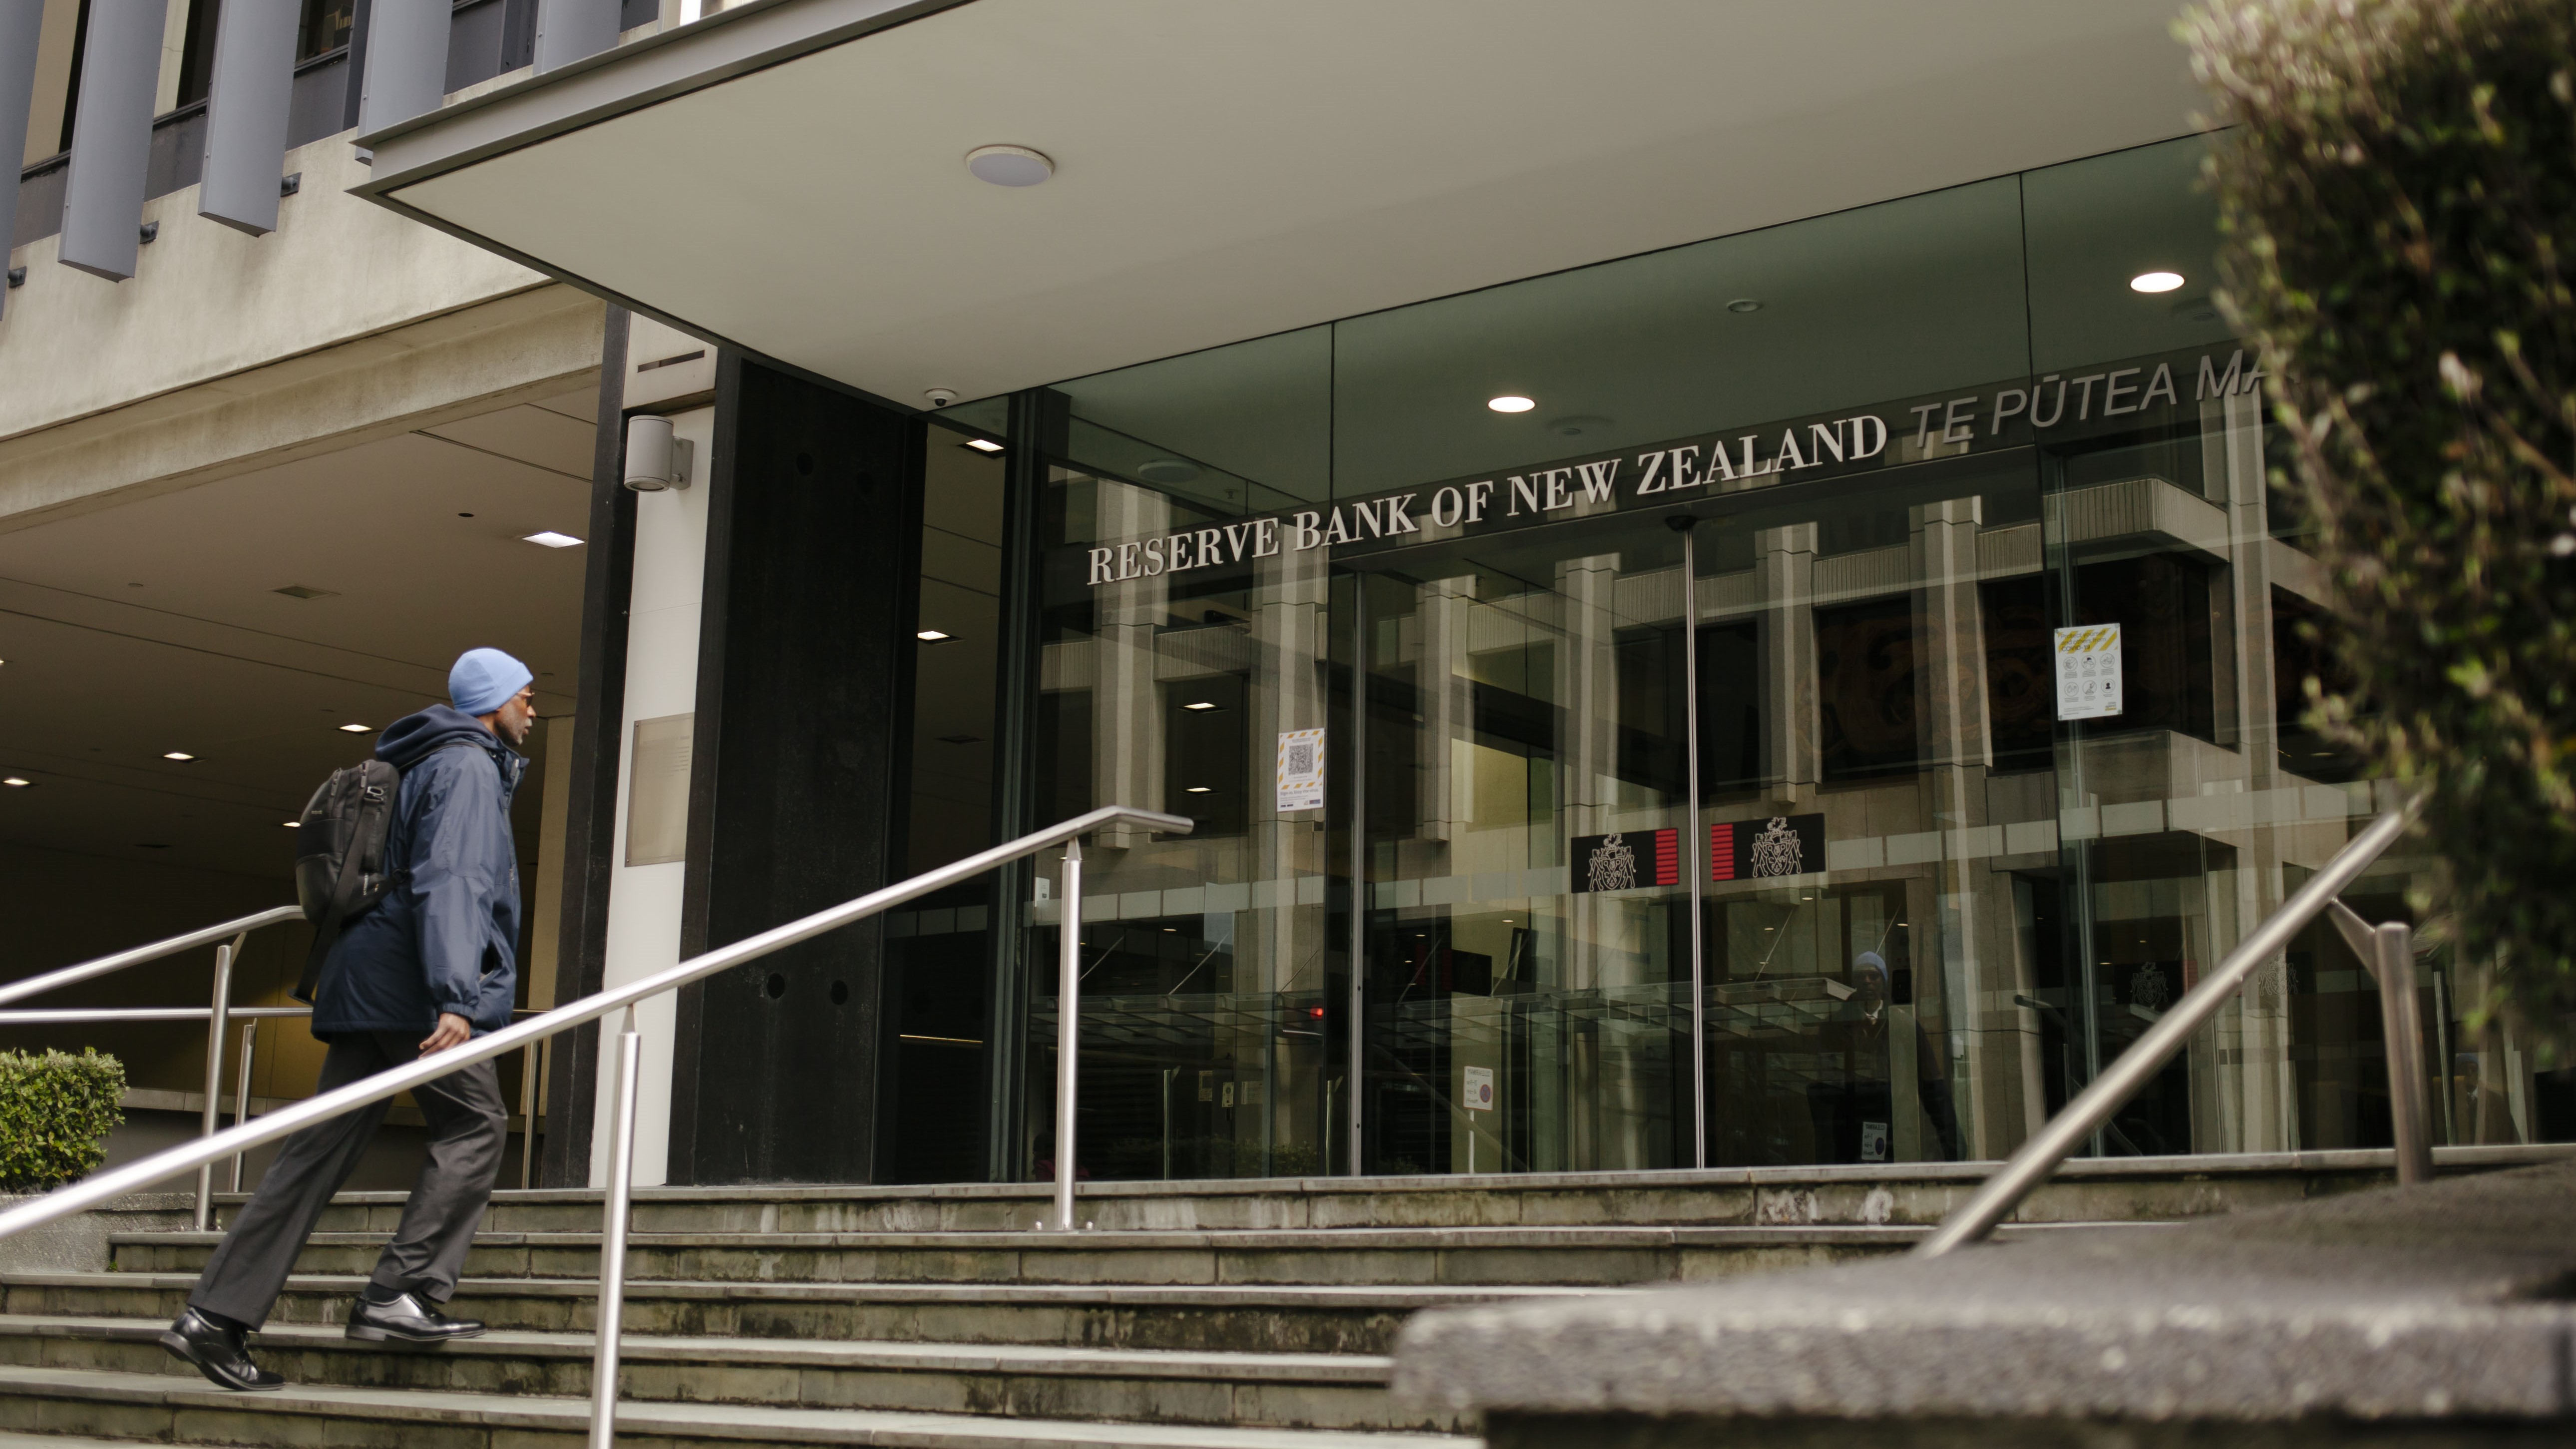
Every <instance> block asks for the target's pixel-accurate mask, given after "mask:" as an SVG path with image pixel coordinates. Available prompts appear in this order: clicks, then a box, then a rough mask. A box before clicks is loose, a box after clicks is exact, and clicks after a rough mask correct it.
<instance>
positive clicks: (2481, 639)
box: [2182, 0, 2576, 1046]
mask: <svg viewBox="0 0 2576 1449" xmlns="http://www.w3.org/2000/svg"><path fill="white" fill-rule="evenodd" d="M2182 33H2183V36H2184V38H2185V40H2187V41H2188V42H2189V43H2190V45H2191V47H2192V50H2193V56H2194V68H2195V70H2196V71H2197V73H2198V75H2199V76H2200V78H2201V80H2202V82H2203V83H2204V84H2205V85H2207V86H2208V87H2209V88H2210V91H2211V92H2212V94H2213V95H2214V97H2215V98H2216V100H2217V103H2218V107H2217V110H2218V113H2217V115H2216V116H2214V117H2213V118H2212V119H2213V120H2214V121H2217V122H2219V123H2223V124H2226V125H2229V126H2230V127H2232V129H2230V130H2228V131H2227V132H2225V133H2224V134H2223V135H2222V136H2221V137H2220V138H2219V139H2218V143H2217V145H2216V146H2215V148H2214V149H2213V152H2212V155H2211V159H2210V162H2209V166H2208V175H2209V179H2210V182H2211V184H2212V187H2213V189H2214V190H2215V192H2216V194H2217V197H2218V201H2219V206H2220V217H2221V225H2222V227H2223V230H2224V232H2225V238H2226V255H2225V258H2224V262H2223V271H2224V273H2225V278H2226V287H2225V290H2224V291H2223V293H2222V295H2221V304H2222V305H2223V306H2224V307H2225V308H2226V309H2227V310H2228V312H2229V313H2230V314H2231V315H2232V316H2233V317H2234V318H2235V319H2236V320H2238V321H2239V322H2240V323H2241V324H2242V325H2244V326H2245V327H2247V328H2248V329H2250V330H2251V331H2252V332H2253V333H2254V334H2255V335H2256V336H2257V337H2259V339H2260V340H2261V342H2262V344H2263V350H2264V359H2265V366H2266V368H2267V370H2269V371H2270V372H2271V374H2272V375H2273V377H2274V379H2275V389H2276V390H2275V391H2274V399H2275V404H2274V411H2275V414H2276V415H2277V417H2278V419H2279V421H2280V423H2281V425H2282V430H2283V433H2284V435H2285V438H2286V440H2287V442H2288V443H2289V445H2290V451H2291V452H2292V453H2293V454H2294V456H2295V464H2294V466H2293V467H2292V468H2291V469H2289V470H2286V472H2285V473H2284V475H2283V476H2282V477H2281V478H2280V480H2279V481H2280V483H2281V485H2282V486H2283V487H2285V488H2288V489H2291V490H2292V491H2293V492H2294V493H2295V494H2296V496H2297V497H2298V498H2299V500H2300V502H2301V503H2302V504H2303V505H2304V507H2305V509H2306V510H2307V511H2308V512H2309V513H2310V514H2311V515H2312V516H2313V517H2314V518H2315V519H2316V521H2317V524H2318V527H2319V529H2320V540H2319V548H2318V554H2319V557H2320V559H2321V561H2322V562H2323V563H2324V564H2325V565H2326V566H2327V568H2328V570H2329V571H2330V574H2331V577H2332V579H2333V581H2334V585H2335V592H2336V595H2337V597H2336V601H2335V614H2336V616H2337V623H2338V624H2339V625H2340V630H2341V633H2342V635H2343V636H2344V637H2343V638H2342V639H2341V640H2340V641H2339V642H2340V645H2341V648H2340V652H2341V654H2342V656H2343V658H2344V660H2345V661H2346V662H2347V663H2348V664H2349V665H2350V667H2351V672H2352V674H2353V675H2354V676H2355V677H2356V679H2357V681H2358V688H2357V689H2355V690H2353V691H2352V692H2350V693H2348V694H2338V693H2336V692H2332V691H2328V690H2325V689H2323V688H2322V687H2321V686H2320V684H2319V682H2318V681H2317V680H2315V679H2310V680H2308V681H2306V685H2307V691H2308V696H2309V699H2310V701H2311V709H2310V712H2309V718H2310V720H2311V722H2312V723H2314V724H2315V725H2316V726H2317V727H2318V728H2320V729H2323V730H2326V731H2327V732H2329V733H2331V734H2334V735H2338V736H2340V737H2341V738H2342V739H2344V740H2345V741H2347V742H2348V743H2350V744H2352V745H2354V746H2357V747H2358V748H2359V749H2361V750H2362V752H2363V753H2364V754H2365V755H2366V756H2368V757H2369V758H2370V759H2371V760H2373V761H2374V762H2375V764H2376V765H2377V766H2378V767H2379V769H2380V771H2381V772H2383V773H2385V774H2386V775H2388V776H2390V777H2393V778H2395V779H2398V780H2402V781H2406V782H2409V783H2410V784H2411V785H2413V786H2414V787H2416V788H2419V789H2421V790H2422V791H2423V792H2424V797H2425V807H2424V820H2425V825H2426V833H2427V836H2428V844H2429V845H2430V846H2431V847H2432V849H2433V851H2434V852H2435V853H2437V854H2438V856H2439V857H2440V859H2441V861H2442V867H2443V870H2442V874H2443V885H2444V887H2445V890H2444V892H2443V895H2444V896H2445V897H2446V898H2447V904H2448V906H2449V907H2450V908H2451V909H2454V910H2456V911H2457V912H2458V917H2457V927H2458V931H2459V939H2460V944H2461V946H2462V947H2463V948H2464V952H2465V959H2466V960H2467V961H2470V962H2480V961H2491V962H2493V963H2494V966H2495V975H2494V976H2493V977H2492V978H2491V979H2492V980H2493V981H2494V982H2495V983H2496V985H2495V988H2494V990H2493V992H2492V993H2491V995H2490V996H2489V998H2488V999H2487V1000H2485V1001H2483V1002H2475V1003H2470V1004H2471V1005H2472V1006H2473V1007H2475V1008H2476V1009H2477V1014H2478V1015H2479V1016H2480V1017H2485V1016H2487V1015H2489V1014H2490V1013H2493V1012H2495V1011H2497V1010H2498V1009H2505V1010H2506V1011H2508V1012H2509V1013H2510V1014H2511V1015H2514V1016H2517V1017H2519V1018H2520V1019H2521V1020H2522V1021H2523V1022H2524V1023H2525V1024H2526V1026H2528V1027H2530V1028H2532V1029H2534V1030H2535V1031H2536V1032H2537V1033H2538V1034H2539V1035H2541V1036H2542V1037H2543V1038H2548V1037H2553V1036H2554V1037H2556V1038H2558V1043H2559V1044H2560V1045H2562V1046H2563V1044H2564V1043H2565V1041H2566V1035H2567V1030H2568V1013H2569V1012H2570V1011H2571V1010H2576V889H2571V888H2570V882H2571V881H2576V527H2571V524H2576V6H2571V5H2570V4H2569V3H2567V0H2250V3H2248V0H2226V3H2218V4H2211V5H2209V6H2208V8H2206V9H2204V10H2202V11H2201V12H2199V13H2197V14H2195V15H2193V16H2192V17H2190V18H2189V19H2188V20H2187V21H2186V22H2185V23H2184V25H2183V30H2182ZM2430 904H2432V901H2431V899H2430V898H2423V899H2419V903H2418V906H2417V909H2418V910H2419V911H2421V910H2423V909H2425V908H2426V907H2427V906H2429V905H2430Z"/></svg>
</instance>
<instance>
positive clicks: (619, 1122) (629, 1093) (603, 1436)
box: [590, 1006, 644, 1449]
mask: <svg viewBox="0 0 2576 1449" xmlns="http://www.w3.org/2000/svg"><path fill="white" fill-rule="evenodd" d="M643 1048H644V1038H643V1037H642V1036H641V1035H640V1034H638V1033H637V1031H636V1030H635V1008H634V1007H632V1006H629V1007H627V1008H626V1020H625V1022H624V1024H623V1025H622V1026H620V1027H619V1029H618V1032H617V1101H616V1106H615V1108H614V1112H613V1115H612V1116H611V1118H610V1121H609V1134H608V1210H607V1212H606V1213H605V1214H603V1215H602V1218H601V1221H600V1227H599V1332H598V1347H597V1349H596V1350H595V1351H594V1352H593V1354H592V1356H591V1361H590V1449H610V1446H611V1445H613V1444H615V1443H616V1442H617V1339H618V1335H619V1333H620V1332H621V1331H622V1330H623V1329H624V1326H625V1320H626V1217H627V1213H628V1211H629V1209H630V1208H631V1207H632V1206H633V1205H634V1201H635V1094H636V1093H635V1089H636V1084H637V1081H638V1079H639V1078H640V1077H641V1075H642V1071H643V1062H644V1049H643Z"/></svg>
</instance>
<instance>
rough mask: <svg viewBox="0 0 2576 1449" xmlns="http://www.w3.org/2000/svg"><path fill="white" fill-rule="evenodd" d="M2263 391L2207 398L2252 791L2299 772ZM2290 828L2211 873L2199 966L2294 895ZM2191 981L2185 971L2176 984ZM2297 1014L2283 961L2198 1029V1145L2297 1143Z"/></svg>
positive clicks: (2242, 754) (2224, 715)
mask: <svg viewBox="0 0 2576 1449" xmlns="http://www.w3.org/2000/svg"><path fill="white" fill-rule="evenodd" d="M2262 402H2263V398H2262V394H2261V393H2260V392H2254V393H2246V394H2242V395H2239V396H2236V397H2229V398H2211V399H2205V400H2203V401H2202V402H2201V404H2200V408H2201V469H2202V476H2203V477H2205V478H2207V479H2209V480H2211V482H2212V483H2213V484H2214V485H2216V486H2214V487H2213V488H2212V489H2211V490H2210V491H2211V492H2212V493H2213V494H2214V495H2216V496H2215V497H2214V499H2213V501H2215V502H2217V503H2219V504H2220V506H2222V507H2223V508H2224V509H2225V510H2226V514H2227V525H2228V528H2227V552H2228V558H2227V569H2226V575H2225V577H2224V579H2223V580H2222V581H2221V588H2222V590H2223V596H2224V603H2223V605H2222V608H2223V610H2224V612H2223V614H2222V616H2221V617H2220V618H2218V619H2215V620H2213V621H2212V624H2211V633H2212V636H2213V640H2214V643H2215V646H2216V649H2217V652H2218V653H2219V655H2220V656H2221V658H2220V660H2219V665H2220V667H2219V668H2218V670H2217V675H2218V687H2219V694H2218V698H2217V701H2216V712H2217V716H2218V719H2217V723H2218V725H2219V731H2220V738H2221V739H2222V741H2228V740H2229V737H2230V735H2231V734H2232V736H2233V738H2232V743H2233V744H2234V745H2235V746H2236V750H2237V758H2238V759H2239V760H2240V761H2241V762H2242V768H2243V769H2244V771H2245V776H2244V781H2243V785H2242V788H2243V789H2245V790H2247V791H2267V790H2276V789H2279V788H2281V787H2282V786H2283V785H2285V784H2288V783H2291V782H2290V781H2289V780H2288V779H2287V778H2286V777H2285V776H2284V774H2283V772H2282V769H2281V753H2280V728H2281V721H2280V719H2279V717H2278V716H2279V708H2278V706H2277V704H2276V703H2275V688H2274V678H2275V667H2276V666H2275V664H2274V661H2273V659H2272V570H2271V527H2270V520H2269V516H2268V512H2267V505H2266V498H2265V471H2266V470H2265V467H2264V458H2263V409H2262ZM2291 828H2293V827H2287V826H2265V825H2256V826H2254V827H2252V828H2251V829H2249V830H2247V831H2245V832H2244V833H2243V836H2242V844H2240V845H2239V846H2238V848H2237V852H2236V864H2235V868H2234V870H2232V871H2227V872H2215V873H2210V874H2209V875H2208V877H2207V882H2206V892H2207V894H2206V901H2207V907H2208V911H2207V915H2206V918H2205V919H2206V921H2207V926H2208V929H2207V930H2206V931H2205V933H2204V939H2203V940H2202V941H2200V942H2195V943H2192V949H2195V950H2196V952H2197V953H2198V954H2197V955H2196V959H2197V961H2198V964H2199V966H2200V968H2201V969H2204V970H2205V969H2207V968H2208V967H2209V966H2211V965H2214V964H2216V960H2217V958H2218V957H2219V956H2222V955H2224V954H2226V952H2227V951H2228V950H2229V949H2231V948H2232V947H2234V945H2235V944H2236V938H2237V936H2238V934H2239V933H2241V932H2243V931H2245V930H2248V929H2250V928H2251V927H2252V926H2253V925H2254V923H2255V922H2257V921H2260V920H2262V919H2263V918H2265V917H2266V916H2269V915H2270V914H2272V912H2274V911H2276V910H2278V909H2279V908H2280V905H2281V902H2282V901H2283V900H2284V899H2285V898H2286V896H2287V882H2286V880H2285V879H2284V876H2283V870H2282V867H2283V862H2284V858H2285V852H2284V847H2285V845H2286V844H2287V839H2286V837H2287V834H2288V832H2289V830H2290V829H2291ZM2320 863H2322V862H2320ZM2184 984H2185V983H2182V982H2176V983H2175V987H2176V990H2177V991H2179V990H2180V989H2181V988H2182V986H2183V985H2184ZM2289 1013H2290V1004H2289V980H2288V968H2287V966H2286V965H2284V964H2281V963H2274V964H2272V965H2269V966H2266V967H2264V968H2263V969H2262V971H2260V972H2259V973H2257V974H2256V976H2255V977H2254V979H2253V980H2252V981H2250V982H2248V983H2247V984H2246V987H2245V989H2244V990H2242V991H2240V992H2238V993H2237V995H2236V998H2235V1000H2233V1001H2231V1002H2229V1003H2228V1004H2227V1005H2226V1006H2224V1007H2222V1008H2221V1009H2220V1011H2219V1014H2218V1017H2217V1019H2216V1020H2215V1021H2213V1022H2212V1023H2211V1025H2210V1027H2209V1029H2208V1030H2205V1031H2203V1032H2201V1033H2200V1034H2199V1035H2198V1036H2196V1037H2194V1038H2193V1040H2192V1043H2191V1045H2190V1047H2189V1049H2188V1056H2187V1060H2188V1062H2189V1072H2190V1079H2191V1084H2192V1087H2191V1098H2192V1129H2193V1139H2194V1140H2193V1144H2192V1145H2193V1148H2194V1150H2196V1151H2201V1152H2284V1151H2290V1150H2293V1149H2295V1148H2297V1147H2298V1146H2299V1135H2298V1094H2297V1077H2296V1072H2295V1069H2294V1068H2293V1066H2292V1064H2291V1061H2290V1014H2289Z"/></svg>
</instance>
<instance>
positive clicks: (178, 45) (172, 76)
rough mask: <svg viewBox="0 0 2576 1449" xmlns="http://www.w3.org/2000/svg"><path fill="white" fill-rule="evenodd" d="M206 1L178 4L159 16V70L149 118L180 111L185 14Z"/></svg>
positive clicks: (185, 54)
mask: <svg viewBox="0 0 2576 1449" xmlns="http://www.w3.org/2000/svg"><path fill="white" fill-rule="evenodd" d="M206 3H208V0H178V3H177V4H175V5H169V6H168V8H167V9H165V10H164V11H163V12H162V21H161V66H160V74H159V77H158V79H157V80H156V81H155V82H154V84H153V87H152V114H154V115H156V116H157V115H160V114H162V113H163V112H165V111H174V110H177V109H178V108H179V75H180V72H181V71H182V70H184V69H185V68H186V66H187V64H188V10H189V7H190V6H192V5H202V4H206Z"/></svg>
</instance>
